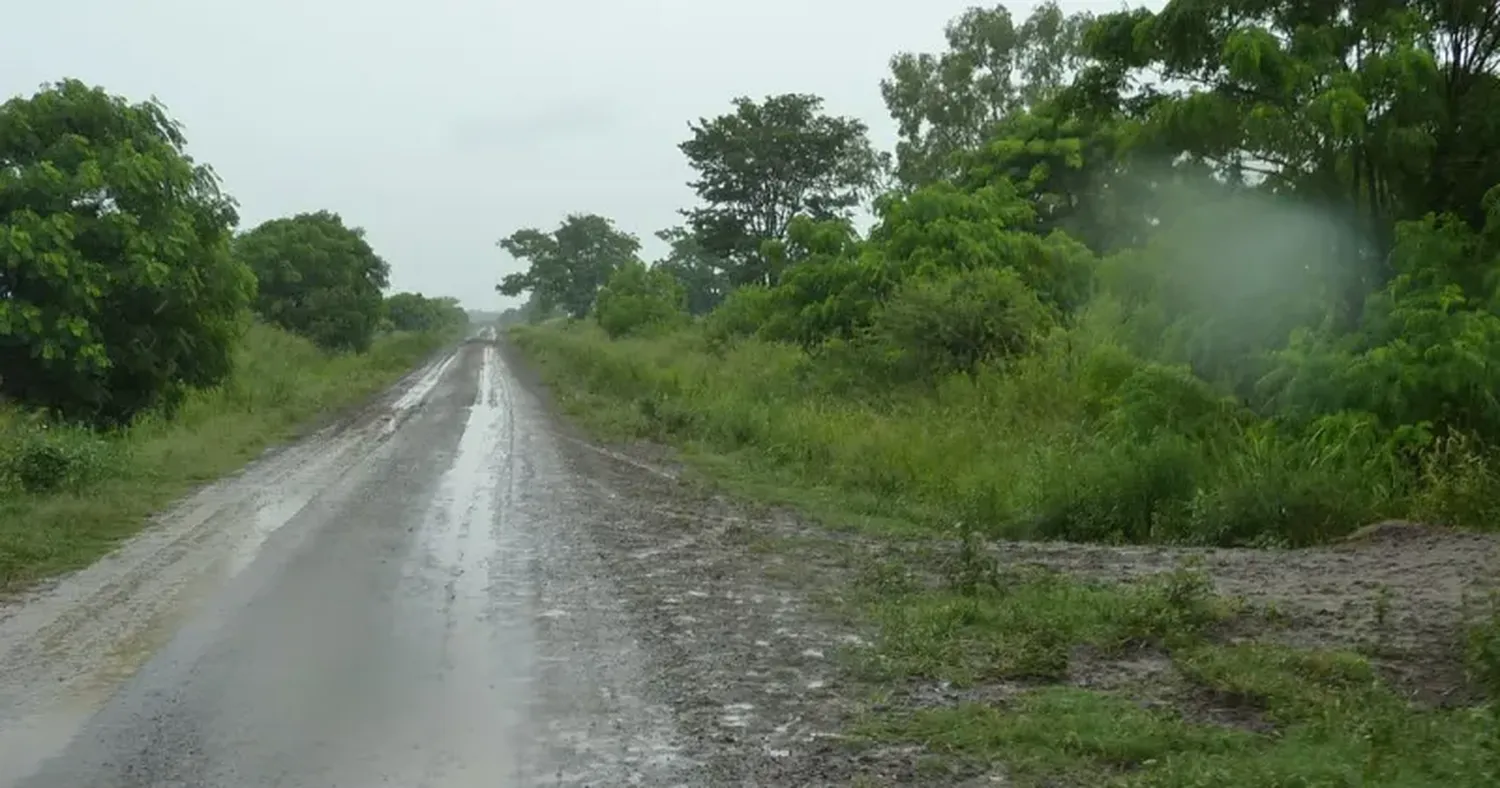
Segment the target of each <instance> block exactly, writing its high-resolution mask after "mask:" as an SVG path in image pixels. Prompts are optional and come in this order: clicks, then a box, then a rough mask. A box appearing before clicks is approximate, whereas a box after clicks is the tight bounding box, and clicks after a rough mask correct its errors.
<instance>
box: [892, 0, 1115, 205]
mask: <svg viewBox="0 0 1500 788" xmlns="http://www.w3.org/2000/svg"><path fill="white" fill-rule="evenodd" d="M1089 21H1090V17H1089V16H1088V15H1087V14H1074V15H1071V16H1070V15H1066V14H1064V13H1063V12H1062V11H1061V9H1059V8H1058V6H1057V4H1056V3H1055V2H1047V3H1043V4H1042V5H1040V6H1038V7H1037V8H1036V9H1035V10H1034V11H1033V12H1032V14H1031V16H1029V17H1027V19H1026V20H1025V21H1024V22H1023V23H1022V24H1020V25H1019V26H1017V25H1016V23H1015V20H1014V18H1013V17H1012V16H1011V14H1010V11H1008V10H1007V9H1006V8H1005V6H1003V5H997V6H994V7H993V8H978V7H974V8H970V9H968V10H967V11H965V12H964V13H963V14H961V15H959V16H958V17H957V18H955V19H954V20H952V21H951V22H949V23H948V25H947V27H946V28H945V30H944V34H945V37H946V38H947V43H948V48H947V50H945V51H943V52H941V53H938V54H929V53H920V54H918V53H911V52H904V53H901V54H898V55H896V56H895V57H893V58H891V64H890V66H891V76H890V77H888V78H887V79H885V80H882V81H881V83H880V92H881V96H882V97H883V98H884V99H885V105H886V108H887V110H889V111H890V113H891V117H892V118H893V119H894V120H895V121H896V124H897V129H898V131H899V133H900V141H899V142H898V143H897V146H896V158H897V164H896V176H897V179H898V180H899V181H900V182H901V184H902V185H904V186H906V187H908V188H915V187H918V186H921V185H923V184H926V183H931V182H933V181H935V180H940V179H943V178H948V177H952V176H954V175H956V174H957V173H959V172H961V171H962V168H963V165H962V164H961V163H959V162H956V161H955V160H954V156H955V154H958V153H961V152H963V151H966V150H970V149H973V148H976V147H978V146H979V145H981V144H982V143H984V142H985V141H986V140H988V139H990V138H991V137H992V136H993V135H994V133H995V126H996V124H998V123H1000V122H1001V121H1002V120H1004V119H1006V117H1008V116H1009V115H1011V114H1013V113H1015V112H1017V111H1020V110H1023V109H1026V108H1028V107H1035V106H1037V105H1038V104H1040V103H1041V102H1043V101H1045V100H1047V99H1049V98H1051V97H1053V96H1054V95H1056V94H1057V93H1058V92H1059V91H1060V90H1061V89H1062V87H1063V86H1065V85H1066V84H1067V81H1068V79H1069V77H1071V75H1072V73H1073V71H1074V70H1075V69H1076V67H1077V65H1078V63H1079V57H1080V52H1081V49H1080V47H1081V41H1082V36H1083V31H1084V30H1085V29H1086V27H1087V25H1088V23H1089Z"/></svg>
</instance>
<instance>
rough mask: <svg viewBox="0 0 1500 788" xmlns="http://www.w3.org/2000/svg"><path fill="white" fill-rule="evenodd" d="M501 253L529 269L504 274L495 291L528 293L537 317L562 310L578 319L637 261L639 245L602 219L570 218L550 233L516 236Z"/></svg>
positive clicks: (519, 232)
mask: <svg viewBox="0 0 1500 788" xmlns="http://www.w3.org/2000/svg"><path fill="white" fill-rule="evenodd" d="M500 247H501V248H503V249H504V250H505V251H506V252H508V253H510V255H511V256H512V257H514V258H516V259H517V260H521V261H525V262H526V264H527V266H528V267H527V269H526V270H525V271H523V272H520V273H513V274H507V275H506V277H505V278H504V279H503V280H501V282H500V285H499V286H498V287H497V288H496V289H497V290H499V291H500V292H501V293H502V294H504V295H509V296H513V295H519V294H520V293H522V292H527V291H529V292H530V293H531V295H532V297H533V298H534V299H535V303H534V305H533V308H534V310H535V311H536V312H537V313H539V314H548V313H551V312H553V311H554V310H557V309H561V310H562V311H564V312H565V313H566V314H568V315H570V316H571V317H574V318H581V317H583V316H585V315H587V314H588V313H589V310H590V309H591V308H593V306H594V299H595V298H596V297H597V296H598V294H599V288H601V287H603V286H604V283H605V282H608V281H609V278H610V277H611V276H612V275H613V274H614V272H615V270H616V269H618V268H619V267H620V266H622V265H625V264H626V263H629V262H633V261H634V260H635V259H636V253H638V252H639V251H640V249H641V243H640V241H639V240H637V239H636V237H635V236H633V235H631V234H629V233H625V232H621V231H619V230H616V229H615V226H614V223H613V222H611V221H610V220H609V219H606V218H604V217H602V216H596V215H594V214H570V215H569V216H568V217H567V218H566V219H564V220H563V222H562V224H560V225H559V226H558V228H557V229H556V230H553V231H552V232H551V233H543V232H542V231H540V230H536V229H531V228H527V229H524V230H517V231H516V232H514V233H512V234H511V235H510V237H508V238H505V239H503V240H501V241H500Z"/></svg>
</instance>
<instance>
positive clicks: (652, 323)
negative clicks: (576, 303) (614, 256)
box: [594, 260, 687, 337]
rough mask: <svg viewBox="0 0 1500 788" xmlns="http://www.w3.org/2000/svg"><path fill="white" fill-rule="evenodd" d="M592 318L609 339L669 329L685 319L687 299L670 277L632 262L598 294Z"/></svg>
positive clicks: (659, 270)
mask: <svg viewBox="0 0 1500 788" xmlns="http://www.w3.org/2000/svg"><path fill="white" fill-rule="evenodd" d="M594 318H595V319H596V320H598V321H599V326H600V327H601V328H603V329H604V332H605V333H606V334H609V335H610V336H611V337H622V336H626V335H629V334H640V333H644V332H647V331H652V330H659V329H662V328H670V327H672V326H674V325H677V324H679V323H681V322H683V321H684V320H685V319H686V318H687V296H686V294H685V293H684V291H683V287H682V284H681V283H680V282H678V281H677V279H676V277H674V276H672V274H671V273H669V272H667V271H664V270H662V269H660V268H648V267H647V266H646V264H645V263H642V262H640V261H638V260H633V261H631V262H628V263H626V264H624V265H622V266H620V267H619V268H617V269H615V272H614V274H612V275H611V276H610V278H609V283H608V284H606V285H605V286H604V288H603V289H602V290H600V291H599V299H598V302H597V303H596V304H595V307H594Z"/></svg>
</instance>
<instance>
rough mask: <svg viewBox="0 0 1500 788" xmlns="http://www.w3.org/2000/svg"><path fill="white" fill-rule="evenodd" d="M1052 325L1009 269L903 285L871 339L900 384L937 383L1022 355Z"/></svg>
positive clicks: (877, 319)
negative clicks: (905, 380)
mask: <svg viewBox="0 0 1500 788" xmlns="http://www.w3.org/2000/svg"><path fill="white" fill-rule="evenodd" d="M1054 323H1055V315H1054V311H1053V310H1052V309H1051V308H1049V307H1047V306H1046V305H1044V304H1043V303H1042V302H1041V300H1040V299H1038V298H1037V296H1036V294H1035V293H1034V292H1032V291H1031V290H1030V289H1029V288H1027V287H1026V285H1025V284H1024V283H1023V282H1022V281H1021V277H1020V276H1019V275H1018V274H1016V272H1015V270H1014V269H1010V268H978V269H973V270H968V271H959V272H954V273H950V274H947V275H945V276H941V277H938V278H935V279H927V278H917V279H911V280H908V281H907V282H906V283H904V284H903V285H902V287H901V289H900V290H898V291H897V292H896V293H895V294H894V295H893V296H892V297H891V299H890V300H889V301H887V302H886V303H885V304H884V305H883V306H882V307H881V308H880V311H879V312H878V313H877V314H876V316H875V318H874V322H873V325H872V326H871V333H872V335H873V336H874V338H875V341H876V342H877V344H878V345H879V346H880V347H881V348H882V349H883V350H884V351H885V354H886V357H887V358H888V359H889V360H890V362H891V364H892V367H893V368H894V369H893V372H894V374H895V375H896V377H897V379H919V380H937V379H941V378H943V377H946V376H947V375H949V374H951V373H954V372H964V373H970V374H972V373H974V372H977V371H978V370H979V368H980V366H981V365H983V364H998V363H1000V362H1003V361H1004V360H1005V359H1008V358H1012V357H1015V356H1019V355H1022V354H1024V353H1026V352H1028V351H1030V350H1031V349H1032V348H1033V347H1034V346H1035V345H1036V344H1037V343H1038V341H1039V340H1040V339H1041V337H1043V336H1044V335H1045V334H1046V333H1047V332H1048V331H1049V330H1050V329H1051V328H1052V326H1053V325H1054Z"/></svg>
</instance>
